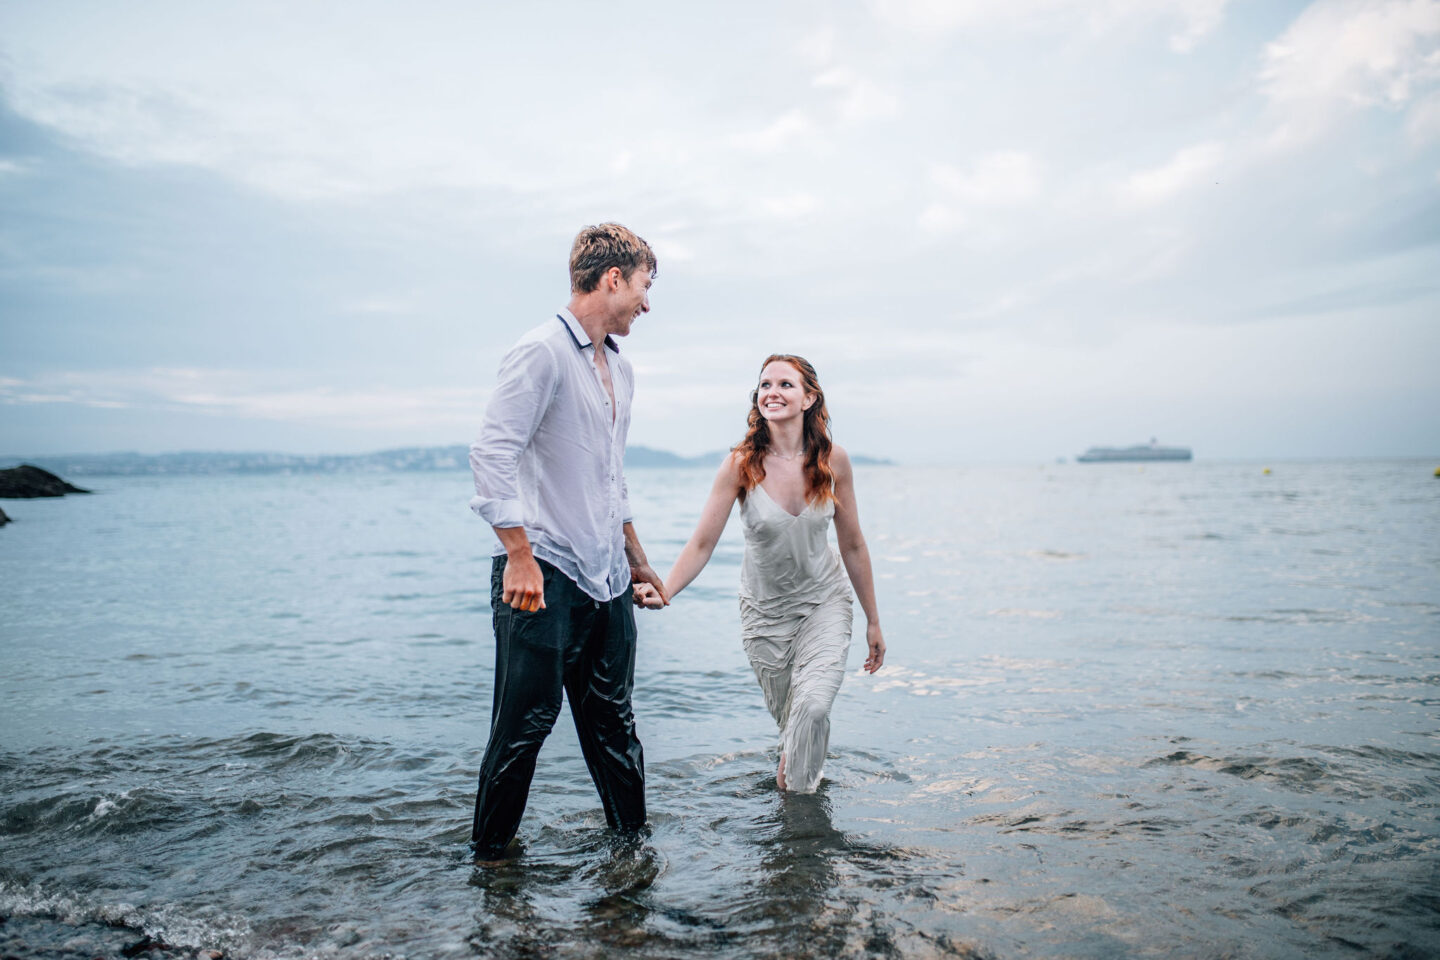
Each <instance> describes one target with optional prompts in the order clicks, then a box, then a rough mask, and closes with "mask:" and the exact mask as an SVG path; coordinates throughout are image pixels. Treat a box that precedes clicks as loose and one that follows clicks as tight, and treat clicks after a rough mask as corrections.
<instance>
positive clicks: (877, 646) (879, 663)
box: [865, 623, 885, 673]
mask: <svg viewBox="0 0 1440 960" xmlns="http://www.w3.org/2000/svg"><path fill="white" fill-rule="evenodd" d="M865 643H866V644H867V645H868V646H869V647H870V656H868V657H866V658H865V672H866V673H874V672H875V671H876V670H879V669H880V668H881V667H883V666H884V665H885V637H884V636H883V635H882V634H881V633H880V624H878V623H872V624H870V625H869V626H868V627H866V628H865Z"/></svg>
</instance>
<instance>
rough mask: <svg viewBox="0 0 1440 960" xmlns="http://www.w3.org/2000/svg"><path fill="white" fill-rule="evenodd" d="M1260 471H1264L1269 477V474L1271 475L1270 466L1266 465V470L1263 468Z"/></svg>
mask: <svg viewBox="0 0 1440 960" xmlns="http://www.w3.org/2000/svg"><path fill="white" fill-rule="evenodd" d="M1260 472H1261V473H1263V474H1265V475H1266V476H1267V477H1268V476H1269V475H1270V468H1269V467H1266V468H1265V469H1264V470H1261V471H1260Z"/></svg>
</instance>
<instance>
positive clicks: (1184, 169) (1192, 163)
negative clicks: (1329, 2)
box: [1120, 142, 1225, 206]
mask: <svg viewBox="0 0 1440 960" xmlns="http://www.w3.org/2000/svg"><path fill="white" fill-rule="evenodd" d="M1224 158H1225V148H1224V146H1223V145H1222V144H1219V143H1214V142H1211V143H1200V144H1196V145H1194V146H1191V147H1186V148H1184V149H1183V150H1180V151H1178V152H1177V153H1176V154H1175V156H1173V157H1171V158H1170V161H1169V162H1168V163H1165V164H1163V165H1162V166H1159V167H1154V168H1152V169H1149V170H1140V171H1138V172H1136V173H1133V174H1131V175H1130V177H1129V179H1127V180H1126V181H1125V183H1124V184H1123V185H1122V187H1121V190H1120V192H1121V195H1122V196H1123V197H1124V198H1125V199H1126V200H1128V201H1130V202H1131V203H1134V204H1138V205H1142V206H1149V205H1152V204H1159V203H1164V202H1165V201H1167V200H1170V199H1172V198H1173V197H1175V196H1177V195H1178V194H1180V193H1183V192H1184V191H1186V190H1189V189H1191V188H1193V187H1196V186H1199V185H1201V184H1206V183H1211V182H1213V177H1214V174H1215V171H1216V170H1217V169H1218V168H1219V166H1220V163H1221V161H1222V160H1224Z"/></svg>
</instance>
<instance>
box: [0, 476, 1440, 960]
mask: <svg viewBox="0 0 1440 960" xmlns="http://www.w3.org/2000/svg"><path fill="white" fill-rule="evenodd" d="M1271 466H1272V467H1273V468H1274V471H1273V473H1272V474H1270V475H1264V474H1262V472H1261V470H1260V467H1259V466H1257V465H1252V464H1209V463H1193V464H1161V465H1146V466H1144V467H1143V468H1142V467H1139V466H1137V465H1134V464H1118V465H1095V466H1081V465H1074V464H1067V465H1054V466H1046V467H1041V468H976V469H938V468H937V469H915V468H870V469H866V470H864V471H862V473H861V476H860V477H859V479H858V485H859V492H860V498H861V511H862V520H863V523H864V527H865V530H866V532H867V535H868V537H869V540H870V545H871V550H872V554H873V555H874V557H875V566H876V572H877V576H878V578H879V579H878V584H879V593H880V604H881V610H882V614H883V619H884V622H885V627H886V637H887V640H888V642H889V645H890V654H889V657H888V666H887V667H886V668H885V670H884V671H882V672H881V673H880V674H879V675H878V676H875V677H869V676H866V675H864V674H861V673H860V672H858V666H859V663H860V661H861V660H862V659H863V654H862V652H861V645H860V643H859V642H858V641H857V643H856V646H855V647H854V648H853V649H852V656H851V667H852V669H851V674H850V676H848V677H847V679H846V682H845V686H844V687H843V688H842V690H841V694H840V699H839V701H838V703H837V705H836V709H835V714H834V730H833V734H832V739H831V757H830V759H829V761H828V762H827V766H826V773H827V779H826V782H825V783H824V785H823V786H822V789H821V791H820V793H819V794H817V795H815V796H813V797H796V796H781V795H779V794H778V793H777V792H776V790H775V784H774V765H775V760H776V757H775V752H774V746H775V743H774V741H775V734H774V729H773V724H772V722H771V720H770V718H769V715H768V714H767V713H766V712H765V709H764V706H763V704H762V702H761V699H760V693H759V690H758V688H757V687H756V685H755V682H754V678H753V676H752V675H751V673H750V670H749V667H748V665H747V664H746V662H745V658H744V654H743V652H742V651H741V650H740V645H739V641H738V610H737V604H736V601H735V596H734V591H735V584H736V582H737V580H738V565H739V549H740V544H739V540H738V536H739V533H738V522H736V521H734V520H733V519H732V524H731V527H732V529H730V530H729V531H727V534H726V538H725V541H724V542H723V543H722V544H721V546H720V547H719V548H718V549H717V552H716V558H715V560H714V561H713V562H712V565H711V567H710V568H709V569H707V571H706V572H705V574H704V575H702V577H701V579H700V580H699V581H698V582H697V583H696V585H695V586H693V587H691V588H690V589H689V590H687V591H686V593H685V594H684V595H683V596H682V597H681V598H680V599H679V601H677V603H676V604H675V605H674V606H673V607H672V608H670V609H669V610H666V611H663V612H661V613H653V614H645V615H643V616H642V619H641V624H640V628H641V647H640V653H639V662H638V667H637V683H636V693H635V706H636V714H637V718H638V721H639V727H640V734H641V737H642V739H643V741H644V743H645V750H646V761H647V771H648V773H649V785H650V786H649V795H650V807H651V828H650V832H649V834H648V836H646V837H643V838H641V839H639V840H625V839H622V838H617V837H614V836H611V835H609V834H608V833H607V832H606V831H605V830H604V829H603V817H602V816H601V814H600V811H599V808H598V802H597V800H596V797H595V795H594V790H593V787H591V785H590V783H589V781H588V778H587V775H586V773H585V767H584V763H583V761H582V760H581V758H580V755H579V748H578V745H577V743H576V741H575V736H574V732H573V730H572V729H571V728H570V726H569V723H570V721H569V715H568V711H566V712H565V713H562V716H561V720H560V722H559V724H557V727H556V730H555V733H554V734H553V735H552V737H551V739H550V741H549V742H548V743H547V745H546V747H545V750H544V751H543V752H542V754H541V759H540V765H539V770H538V772H537V777H536V784H535V788H534V790H533V792H532V795H531V802H530V807H529V810H528V812H527V815H526V819H525V821H524V823H523V825H522V829H521V837H522V840H523V842H524V848H525V852H524V855H523V856H522V857H521V858H520V859H518V860H516V861H514V862H511V863H509V864H506V865H504V866H502V867H499V868H477V867H475V866H474V865H473V864H472V863H470V861H469V856H468V850H467V849H466V840H467V838H468V829H469V819H470V811H471V805H472V803H473V799H474V777H475V772H476V769H477V767H478V765H479V760H480V756H481V753H482V752H483V749H484V738H485V732H486V726H487V722H488V710H489V695H490V686H489V685H490V674H491V658H492V656H493V644H492V641H491V638H490V636H489V613H488V610H489V608H488V596H487V593H488V559H487V558H488V554H489V551H490V545H491V542H492V537H491V534H490V533H489V531H488V529H487V528H485V527H484V525H483V524H482V523H481V522H480V521H478V520H476V519H475V518H473V517H472V516H470V515H469V514H468V511H466V509H465V506H464V504H465V499H466V497H467V484H468V477H466V476H465V475H463V474H414V475H374V476H352V477H319V476H295V477H218V478H217V477H174V478H109V477H106V478H99V477H97V478H91V479H89V480H88V481H86V482H85V483H84V484H83V485H86V486H91V487H94V488H95V489H96V490H97V491H98V492H97V493H96V494H95V495H94V496H91V497H71V498H66V499H65V500H61V501H51V502H40V501H11V502H7V503H6V512H7V513H9V514H10V515H11V516H12V517H14V518H15V519H16V521H17V522H16V523H14V524H13V525H11V526H9V527H6V528H5V529H4V530H3V531H0V575H3V582H4V584H5V585H6V598H5V600H4V601H3V611H4V613H3V622H0V652H3V656H4V662H5V663H6V665H7V667H6V670H5V671H4V674H3V676H0V711H3V713H0V721H3V729H4V731H5V732H4V737H3V741H0V916H5V917H8V918H9V919H8V921H7V922H6V923H4V924H3V925H0V953H6V954H17V955H22V956H31V955H33V956H54V957H81V956H85V957H89V956H95V955H97V954H100V955H118V953H119V951H120V950H121V949H122V948H123V947H124V946H127V945H130V944H133V943H134V942H135V941H137V940H139V939H140V937H141V936H142V935H150V936H153V937H155V938H158V939H161V940H163V941H165V942H166V943H169V944H171V945H174V946H175V947H177V948H182V949H188V950H194V949H199V948H214V949H220V950H223V951H224V952H225V953H226V954H227V955H228V956H231V957H297V956H312V955H319V956H325V955H336V956H347V957H348V956H379V955H385V954H388V955H408V956H415V957H422V956H423V957H430V956H435V957H443V956H472V955H483V956H490V955H494V956H501V957H529V956H554V957H572V956H577V957H583V956H596V955H609V954H613V953H616V952H619V951H621V950H622V949H623V950H624V951H625V952H627V953H629V954H632V955H635V956H640V957H675V956H687V955H696V956H699V955H703V956H716V957H737V958H738V957H751V956H776V957H779V956H785V957H791V956H816V957H821V956H825V957H828V956H904V957H910V956H923V957H928V956H961V957H966V956H979V957H997V958H1000V957H1014V956H1026V957H1034V956H1038V957H1050V956H1055V957H1060V956H1064V957H1110V956H1116V955H1125V956H1140V955H1157V956H1263V957H1329V956H1335V957H1340V956H1345V957H1348V956H1352V955H1354V954H1356V953H1357V952H1358V953H1360V954H1362V955H1373V956H1394V957H1410V956H1414V957H1420V956H1433V955H1436V954H1437V953H1440V892H1437V891H1440V826H1437V799H1440V481H1437V480H1435V479H1434V478H1433V477H1432V476H1431V472H1432V470H1433V464H1428V463H1417V462H1414V461H1409V462H1406V461H1391V462H1376V461H1368V462H1343V463H1305V464H1278V465H1277V464H1272V465H1271ZM709 482H710V477H709V476H708V474H707V473H706V472H704V471H689V470H676V471H653V470H652V471H634V472H633V474H632V476H631V480H630V486H631V497H632V501H633V503H634V504H635V507H636V513H637V523H638V525H639V528H640V532H641V534H642V537H643V538H644V540H645V542H646V544H647V547H648V549H649V551H650V554H651V556H652V559H654V560H655V561H656V563H657V565H659V566H662V568H663V567H664V566H666V565H668V563H669V561H670V560H671V559H672V558H673V556H674V554H675V553H676V552H677V551H678V549H679V546H680V544H681V543H682V542H683V540H684V539H685V537H686V536H687V535H688V533H689V525H690V524H691V523H692V522H693V519H694V515H695V512H696V511H697V510H698V508H699V505H700V503H701V501H702V500H703V497H704V494H705V492H706V490H707V489H708V486H709ZM857 619H859V620H861V621H863V618H859V617H857Z"/></svg>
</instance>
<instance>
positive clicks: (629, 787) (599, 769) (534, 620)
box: [471, 557, 645, 860]
mask: <svg viewBox="0 0 1440 960" xmlns="http://www.w3.org/2000/svg"><path fill="white" fill-rule="evenodd" d="M505 561H506V558H505V557H496V558H495V564H494V568H493V569H492V571H491V574H490V607H491V609H492V610H493V611H494V623H495V701H494V705H493V707H492V708H491V716H490V742H489V744H488V745H487V746H486V748H485V759H484V761H483V762H482V763H481V765H480V789H479V791H478V792H477V794H476V796H475V825H474V828H473V830H472V831H471V841H472V842H473V843H474V845H475V856H476V857H477V858H479V859H485V860H494V859H498V858H499V857H500V856H501V853H502V852H503V851H504V849H505V847H506V845H507V844H509V843H510V841H511V840H512V839H514V837H515V832H516V831H517V830H518V829H519V827H520V817H521V815H522V814H523V813H524V812H525V801H526V799H527V798H528V797H529V795H530V779H531V777H533V776H534V774H535V756H536V754H538V753H539V752H540V745H541V744H542V743H544V741H545V737H546V736H548V735H549V733H550V730H551V728H553V727H554V726H555V720H556V718H557V717H558V716H559V715H560V699H561V694H562V692H563V694H564V695H565V697H567V698H568V699H569V701H570V714H571V716H572V717H573V718H574V720H575V731H576V733H578V734H579V736H580V750H581V753H583V754H584V756H585V764H586V766H588V767H589V768H590V778H591V779H592V780H594V781H595V788H596V789H597V790H598V791H599V792H600V802H601V804H602V805H603V806H604V808H605V822H606V823H608V824H609V825H610V826H611V827H613V828H618V829H622V830H635V829H638V828H640V827H642V826H644V824H645V756H644V753H643V751H642V750H641V749H640V740H639V738H638V737H637V736H636V735H635V717H634V714H633V713H632V712H631V710H630V692H631V690H632V689H633V688H634V685H635V611H634V609H633V606H632V603H631V600H630V591H628V590H627V591H625V592H624V593H622V594H621V595H620V596H619V597H616V598H615V599H614V600H611V601H609V602H608V603H602V602H599V601H597V600H594V599H592V598H591V597H590V596H588V595H587V594H586V593H585V592H584V591H583V590H581V589H580V588H579V587H578V586H576V585H575V583H574V581H572V580H571V579H570V578H569V577H567V576H565V575H564V574H563V573H561V572H560V571H559V570H557V569H555V568H554V567H553V566H551V565H550V564H548V563H546V562H545V561H543V560H541V561H539V563H540V570H541V572H542V573H543V574H544V576H545V609H544V610H537V611H535V612H534V613H523V612H521V611H519V610H515V609H512V608H511V607H510V606H508V605H507V604H505V603H504V602H502V600H501V594H502V593H503V591H504V587H503V578H504V575H505Z"/></svg>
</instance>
